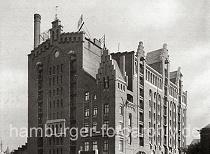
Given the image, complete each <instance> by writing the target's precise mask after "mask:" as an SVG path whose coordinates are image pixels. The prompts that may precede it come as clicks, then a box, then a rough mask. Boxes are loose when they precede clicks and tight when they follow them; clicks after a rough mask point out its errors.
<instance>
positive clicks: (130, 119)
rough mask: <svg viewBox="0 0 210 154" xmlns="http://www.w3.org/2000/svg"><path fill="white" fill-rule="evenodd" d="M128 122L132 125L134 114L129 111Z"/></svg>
mask: <svg viewBox="0 0 210 154" xmlns="http://www.w3.org/2000/svg"><path fill="white" fill-rule="evenodd" d="M128 124H129V126H130V127H132V114H131V113H129V118H128Z"/></svg>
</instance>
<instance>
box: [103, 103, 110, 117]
mask: <svg viewBox="0 0 210 154" xmlns="http://www.w3.org/2000/svg"><path fill="white" fill-rule="evenodd" d="M104 114H105V115H108V114H109V104H105V105H104Z"/></svg>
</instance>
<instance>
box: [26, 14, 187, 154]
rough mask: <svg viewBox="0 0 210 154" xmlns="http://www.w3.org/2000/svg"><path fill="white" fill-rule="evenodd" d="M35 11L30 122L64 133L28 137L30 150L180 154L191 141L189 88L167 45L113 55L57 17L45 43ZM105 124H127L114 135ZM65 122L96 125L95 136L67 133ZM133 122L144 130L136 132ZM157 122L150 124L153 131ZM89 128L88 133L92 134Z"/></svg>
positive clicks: (39, 152)
mask: <svg viewBox="0 0 210 154" xmlns="http://www.w3.org/2000/svg"><path fill="white" fill-rule="evenodd" d="M40 23H41V16H40V15H38V14H35V15H34V50H32V51H31V53H30V54H29V55H28V126H29V130H28V131H29V133H30V129H31V128H34V127H36V128H37V127H40V128H43V129H44V128H45V125H47V126H48V127H50V128H52V129H53V130H54V129H55V128H56V130H55V132H54V134H61V137H55V136H52V137H42V136H41V132H39V131H38V133H37V135H38V137H35V136H34V135H35V134H34V133H33V136H31V137H28V149H27V151H28V153H31V154H43V153H44V154H76V153H80V154H85V153H98V154H142V153H146V154H159V153H160V154H179V153H181V149H182V148H183V147H185V146H186V138H185V135H186V131H185V129H184V128H186V109H187V92H184V91H183V83H182V73H181V72H180V68H179V69H178V70H177V71H173V72H171V71H170V61H169V55H168V50H167V45H166V44H164V45H163V47H162V48H161V49H158V50H155V51H152V52H148V53H147V54H146V55H145V52H144V47H143V43H142V42H140V43H139V45H138V49H137V51H131V52H121V53H120V52H118V53H111V54H110V53H109V51H108V50H107V49H106V48H102V47H101V43H100V41H98V40H97V39H93V40H91V39H89V38H87V37H86V36H85V33H84V32H72V33H64V32H62V26H61V24H60V21H59V20H58V19H55V21H53V22H52V28H51V29H50V37H49V38H48V39H47V40H46V41H44V42H43V43H40V37H39V36H40ZM102 126H105V127H106V128H107V127H112V128H115V129H117V128H118V129H123V128H128V132H129V133H128V134H127V136H123V135H122V132H121V131H119V132H118V133H117V134H115V135H113V136H112V137H107V136H106V135H102V132H101V131H100V130H101V128H102ZM65 127H69V128H73V127H78V129H81V128H83V127H84V128H94V131H93V132H92V136H91V137H90V136H89V135H87V136H86V137H82V136H79V137H78V139H77V140H71V136H70V134H68V133H67V136H66V137H65V136H64V134H63V131H62V130H64V128H65ZM132 128H137V130H138V133H139V135H138V136H135V137H133V136H132V132H131V131H129V130H133V129H132ZM151 128H152V129H151ZM88 132H89V131H88V129H85V133H88Z"/></svg>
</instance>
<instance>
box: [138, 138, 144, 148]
mask: <svg viewBox="0 0 210 154" xmlns="http://www.w3.org/2000/svg"><path fill="white" fill-rule="evenodd" d="M139 145H140V146H144V138H143V137H140V138H139Z"/></svg>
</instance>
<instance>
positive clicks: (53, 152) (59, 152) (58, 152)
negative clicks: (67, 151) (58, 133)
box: [49, 148, 63, 154]
mask: <svg viewBox="0 0 210 154" xmlns="http://www.w3.org/2000/svg"><path fill="white" fill-rule="evenodd" d="M49 154H63V149H62V148H56V149H49Z"/></svg>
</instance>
